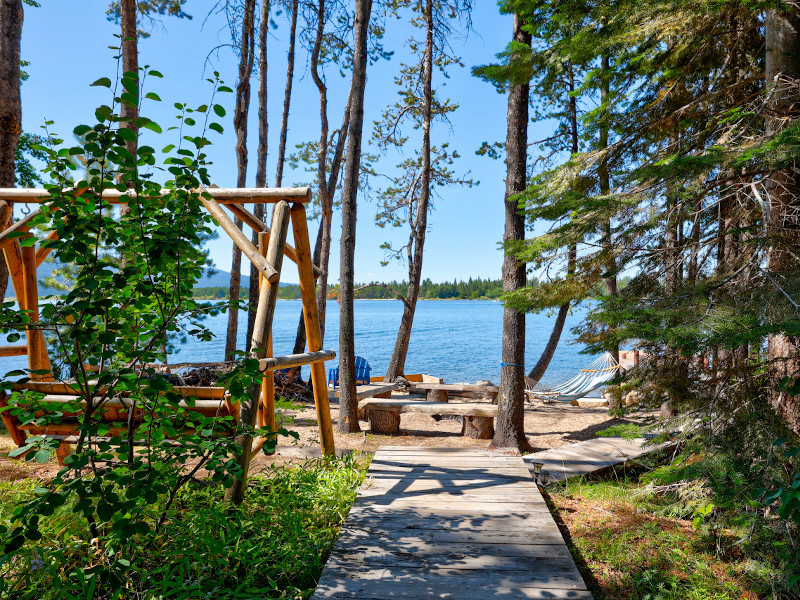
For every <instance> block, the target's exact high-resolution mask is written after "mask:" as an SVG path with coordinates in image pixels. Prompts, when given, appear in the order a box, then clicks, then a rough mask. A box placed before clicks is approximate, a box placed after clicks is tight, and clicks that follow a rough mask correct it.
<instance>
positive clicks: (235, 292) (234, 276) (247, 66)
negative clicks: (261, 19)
mask: <svg viewBox="0 0 800 600" xmlns="http://www.w3.org/2000/svg"><path fill="white" fill-rule="evenodd" d="M255 9H256V0H246V1H245V5H244V14H243V15H242V40H241V48H240V49H239V84H238V85H237V86H236V106H235V108H234V113H233V128H234V130H235V131H236V169H237V177H236V185H237V187H240V188H241V187H245V186H246V185H247V113H248V111H249V108H250V76H251V75H252V73H253V58H254V57H253V54H254V49H255V36H254V35H253V20H254V18H255ZM234 223H235V224H236V226H237V227H239V229H241V228H242V220H241V219H239V218H238V217H237V218H236V219H234ZM241 269H242V251H241V250H239V247H238V246H237V245H236V244H233V254H232V258H231V283H230V302H231V305H232V306H233V304H234V303H237V302H238V301H239V287H240V283H241ZM256 281H257V280H256ZM250 285H251V286H254V285H255V282H252V281H251V282H250ZM238 332H239V311H238V310H237V309H236V308H234V307H232V308H231V309H230V310H229V311H228V333H227V336H226V339H225V360H231V358H232V354H233V351H234V350H236V337H237V334H238Z"/></svg>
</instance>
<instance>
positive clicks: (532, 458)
mask: <svg viewBox="0 0 800 600" xmlns="http://www.w3.org/2000/svg"><path fill="white" fill-rule="evenodd" d="M672 445H673V444H671V443H670V442H667V443H664V444H656V445H653V444H649V443H648V440H647V439H646V438H636V439H633V440H628V439H625V438H621V437H602V438H595V439H592V440H586V441H584V442H578V443H577V444H569V445H567V446H562V447H561V448H554V449H552V450H544V451H542V452H536V453H534V454H526V455H525V456H524V457H523V460H524V461H525V464H526V465H527V466H528V468H529V469H530V470H531V473H533V463H542V465H543V466H542V471H547V472H548V474H549V478H550V481H561V480H563V479H569V478H570V477H580V476H581V475H589V474H591V473H597V472H600V471H604V470H605V469H608V468H611V467H616V466H622V465H625V464H627V463H629V462H631V461H632V460H635V459H637V458H638V457H640V456H642V455H644V454H649V453H650V452H655V451H657V450H663V449H665V448H669V447H671V446H672Z"/></svg>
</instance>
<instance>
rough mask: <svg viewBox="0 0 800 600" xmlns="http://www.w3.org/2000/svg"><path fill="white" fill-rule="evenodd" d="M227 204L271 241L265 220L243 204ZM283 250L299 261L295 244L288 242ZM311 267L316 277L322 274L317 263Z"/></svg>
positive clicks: (288, 256) (293, 260) (252, 227)
mask: <svg viewBox="0 0 800 600" xmlns="http://www.w3.org/2000/svg"><path fill="white" fill-rule="evenodd" d="M226 206H227V207H228V209H229V210H230V211H231V212H232V213H233V214H234V215H236V216H237V217H239V218H240V219H241V220H242V221H243V222H244V224H245V225H247V226H248V227H250V228H251V229H253V230H254V231H257V232H259V233H263V234H265V235H266V236H267V241H269V234H270V231H269V227H267V224H266V223H264V221H262V220H261V219H259V218H258V217H257V216H255V215H254V214H253V213H251V212H250V211H249V210H247V209H246V208H245V207H244V206H242V205H241V204H227V205H226ZM283 252H284V254H285V255H286V257H287V258H288V259H289V260H291V261H292V262H294V263H295V264H296V263H297V250H295V249H294V246H292V245H290V244H286V245H285V246H284V247H283ZM311 268H312V269H314V278H315V279H316V278H317V277H319V276H320V275H322V269H320V268H319V267H318V266H317V265H313V264H312V265H311Z"/></svg>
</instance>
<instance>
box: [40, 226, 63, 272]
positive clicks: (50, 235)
mask: <svg viewBox="0 0 800 600" xmlns="http://www.w3.org/2000/svg"><path fill="white" fill-rule="evenodd" d="M45 239H47V240H51V241H52V240H56V239H58V234H57V233H56V232H55V231H51V232H50V233H48V234H47V237H46V238H45ZM51 251H52V248H43V247H42V246H39V249H38V250H37V251H36V266H37V267H38V266H39V265H41V264H42V263H43V262H44V259H45V258H47V257H48V255H49V254H50V252H51Z"/></svg>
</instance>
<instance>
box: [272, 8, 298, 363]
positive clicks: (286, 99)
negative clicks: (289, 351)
mask: <svg viewBox="0 0 800 600" xmlns="http://www.w3.org/2000/svg"><path fill="white" fill-rule="evenodd" d="M298 4H299V0H294V2H292V22H291V25H290V26H289V52H288V55H287V66H286V88H285V90H284V92H283V114H282V115H281V139H280V142H279V143H278V165H277V166H276V167H275V187H281V186H282V185H283V163H284V161H285V160H286V136H287V134H288V131H289V106H290V105H291V103H292V83H293V81H294V43H295V37H296V35H295V34H296V31H297V6H298ZM301 352H302V350H301Z"/></svg>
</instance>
